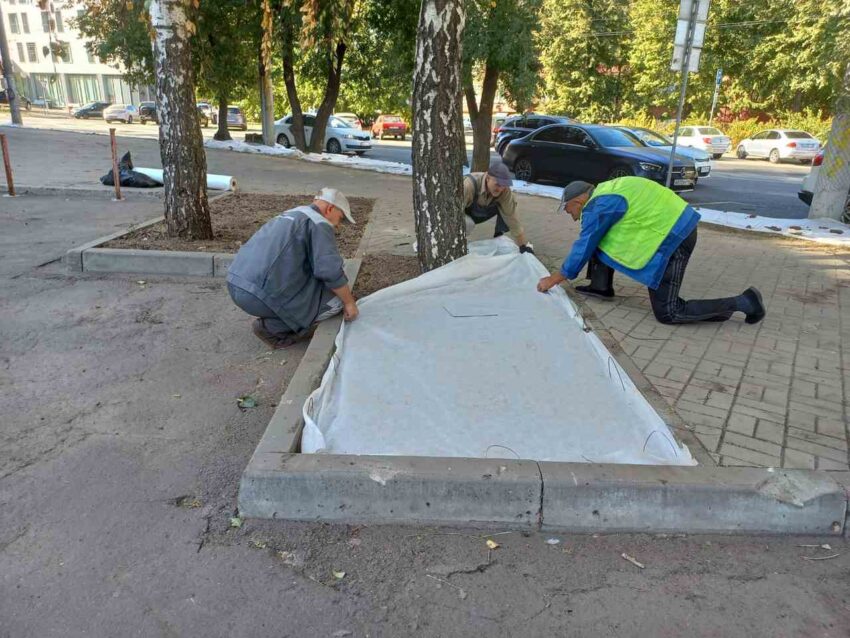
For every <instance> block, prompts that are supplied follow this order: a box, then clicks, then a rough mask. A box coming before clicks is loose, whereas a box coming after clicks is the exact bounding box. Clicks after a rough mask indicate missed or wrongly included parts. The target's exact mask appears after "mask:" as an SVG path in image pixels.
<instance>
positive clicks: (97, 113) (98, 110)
mask: <svg viewBox="0 0 850 638" xmlns="http://www.w3.org/2000/svg"><path fill="white" fill-rule="evenodd" d="M110 106H112V105H111V104H110V103H109V102H89V103H88V104H85V105H83V106H81V107H80V108H78V109H77V110H75V111H74V117H75V118H77V119H78V120H87V119H89V118H93V119H96V120H100V119H103V111H104V109H106V108H109V107H110Z"/></svg>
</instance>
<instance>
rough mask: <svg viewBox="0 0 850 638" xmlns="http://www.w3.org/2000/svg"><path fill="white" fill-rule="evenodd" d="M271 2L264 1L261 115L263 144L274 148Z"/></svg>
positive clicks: (261, 51)
mask: <svg viewBox="0 0 850 638" xmlns="http://www.w3.org/2000/svg"><path fill="white" fill-rule="evenodd" d="M273 24H274V23H273V20H272V10H271V7H270V6H269V0H263V15H262V35H261V37H260V52H259V55H258V56H257V59H258V61H259V76H260V113H261V114H262V118H263V144H265V145H266V146H274V145H275V139H274V91H273V89H272V73H271V59H272V56H271V49H272V44H271V43H272V30H273V29H274V26H273Z"/></svg>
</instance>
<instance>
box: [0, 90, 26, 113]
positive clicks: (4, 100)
mask: <svg viewBox="0 0 850 638" xmlns="http://www.w3.org/2000/svg"><path fill="white" fill-rule="evenodd" d="M15 96H16V97H17V98H18V106H19V107H21V108H24V109H26V110H27V111H29V110H30V109H32V101H31V100H30V99H29V98H28V97H27V96H26V95H24V94H23V93H20V92H18V91H15ZM0 104H5V105H6V106H9V97H8V96H7V95H6V89H3V90H2V91H0Z"/></svg>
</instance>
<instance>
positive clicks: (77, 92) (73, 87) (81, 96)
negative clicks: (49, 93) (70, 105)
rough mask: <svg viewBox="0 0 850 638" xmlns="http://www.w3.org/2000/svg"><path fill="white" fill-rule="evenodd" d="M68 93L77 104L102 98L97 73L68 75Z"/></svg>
mask: <svg viewBox="0 0 850 638" xmlns="http://www.w3.org/2000/svg"><path fill="white" fill-rule="evenodd" d="M67 78H68V95H69V96H70V100H71V102H74V103H75V104H88V103H89V102H96V101H98V100H100V91H99V90H98V83H97V76H96V75H68V76H67Z"/></svg>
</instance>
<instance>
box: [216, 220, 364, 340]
mask: <svg viewBox="0 0 850 638" xmlns="http://www.w3.org/2000/svg"><path fill="white" fill-rule="evenodd" d="M227 281H228V282H229V283H232V284H233V285H235V286H238V287H239V288H242V289H243V290H247V291H248V292H250V293H251V294H252V295H254V296H255V297H257V298H258V299H260V300H261V301H262V302H263V303H265V304H266V305H267V306H268V307H269V308H271V309H272V310H273V311H274V312H275V314H277V316H278V317H280V318H281V319H282V320H283V321H284V322H286V324H287V325H289V326H290V327H291V328H292V329H293V330H294V331H300V330H304V329H305V328H307V327H309V326H310V325H311V324H312V323H313V322H314V321H315V320H316V315H318V314H319V306H320V305H321V300H322V293H323V292H324V290H325V289H326V288H330V289H333V288H339V287H341V286H344V285H345V284H347V283H348V279H347V278H346V276H345V272H344V271H343V259H342V257H341V256H340V254H339V250H338V249H337V245H336V236H335V234H334V228H333V226H332V225H331V224H330V222H329V221H328V220H327V219H325V218H324V217H322V215H321V214H320V213H319V211H318V209H316V208H315V207H313V206H299V207H298V208H294V209H292V210H289V211H287V212H285V213H283V214H282V215H278V216H277V217H275V218H274V219H272V220H270V221H268V222H266V223H265V224H264V225H263V227H262V228H260V230H258V231H257V232H256V233H254V235H253V237H251V239H249V240H248V241H247V242H246V243H245V245H243V246H242V247H241V248H240V249H239V252H238V253H236V257H235V258H234V260H233V263H232V264H231V265H230V268H228V270H227Z"/></svg>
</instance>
